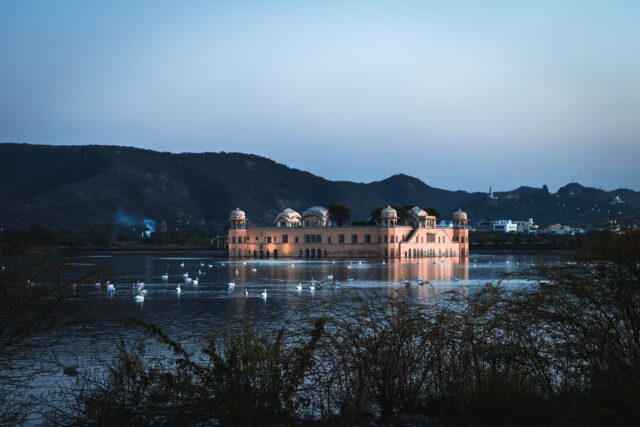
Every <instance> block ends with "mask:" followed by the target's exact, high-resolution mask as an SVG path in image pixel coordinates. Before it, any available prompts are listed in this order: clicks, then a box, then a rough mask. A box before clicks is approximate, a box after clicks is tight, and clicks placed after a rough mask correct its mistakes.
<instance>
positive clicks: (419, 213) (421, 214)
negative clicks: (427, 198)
mask: <svg viewBox="0 0 640 427" xmlns="http://www.w3.org/2000/svg"><path fill="white" fill-rule="evenodd" d="M407 213H408V214H409V215H411V216H414V217H416V218H426V217H428V216H429V214H427V212H426V211H425V210H424V209H420V208H419V207H417V206H416V207H413V208H411V209H409V212H407Z"/></svg>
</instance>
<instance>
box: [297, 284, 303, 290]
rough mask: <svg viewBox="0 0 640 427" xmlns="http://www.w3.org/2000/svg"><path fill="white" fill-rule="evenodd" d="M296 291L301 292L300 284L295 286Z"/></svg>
mask: <svg viewBox="0 0 640 427" xmlns="http://www.w3.org/2000/svg"><path fill="white" fill-rule="evenodd" d="M296 289H297V290H298V291H301V290H302V283H298V284H297V285H296Z"/></svg>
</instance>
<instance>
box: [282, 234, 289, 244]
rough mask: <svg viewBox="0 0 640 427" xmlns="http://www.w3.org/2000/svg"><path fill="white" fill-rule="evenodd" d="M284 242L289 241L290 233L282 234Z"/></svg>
mask: <svg viewBox="0 0 640 427" xmlns="http://www.w3.org/2000/svg"><path fill="white" fill-rule="evenodd" d="M282 243H289V235H288V234H283V235H282Z"/></svg>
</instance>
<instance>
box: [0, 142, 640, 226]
mask: <svg viewBox="0 0 640 427" xmlns="http://www.w3.org/2000/svg"><path fill="white" fill-rule="evenodd" d="M494 194H495V195H496V196H497V197H498V199H497V200H493V201H492V200H489V199H488V197H487V194H486V193H480V192H467V191H464V190H446V189H441V188H436V187H432V186H430V185H428V184H427V183H425V182H423V181H422V180H420V179H419V178H415V177H412V176H410V175H406V174H403V173H398V174H394V175H392V176H389V177H387V178H384V179H381V180H379V181H371V182H368V183H363V182H352V181H345V180H342V181H332V180H329V179H326V178H324V177H321V176H318V175H315V174H313V173H311V172H307V171H303V170H300V169H296V168H292V167H289V166H287V165H284V164H281V163H278V162H276V161H274V160H272V159H269V158H266V157H263V156H259V155H255V154H245V153H237V152H204V153H171V152H160V151H154V150H149V149H142V148H136V147H124V146H117V145H109V146H105V145H72V146H69V145H63V146H51V145H34V144H26V143H0V204H1V205H0V227H9V228H15V227H27V226H29V225H33V224H46V225H50V226H54V227H60V228H69V229H78V228H85V227H90V226H95V225H109V224H113V223H114V221H116V219H115V217H116V216H117V212H125V213H127V214H129V215H131V216H133V217H138V218H152V219H154V220H156V221H158V222H160V221H165V222H166V223H167V224H169V225H171V226H173V225H176V226H180V225H183V226H192V225H204V224H216V225H221V224H223V223H224V221H225V220H226V217H227V216H228V212H229V211H230V210H231V209H232V208H235V207H241V208H242V209H244V210H245V211H246V212H247V216H248V217H249V219H250V220H251V221H252V223H254V224H261V225H267V224H270V223H271V222H272V221H273V218H274V217H275V216H276V214H277V213H278V212H279V211H281V210H282V209H284V208H285V207H291V208H293V209H296V210H300V211H302V210H304V209H306V208H307V207H309V206H313V205H325V206H326V205H328V204H331V203H342V204H345V205H347V206H349V207H350V208H351V209H352V210H353V215H352V219H353V220H364V219H366V218H367V216H368V213H369V212H370V211H371V210H372V209H373V208H374V207H376V206H381V205H387V204H397V205H410V204H411V205H418V206H421V207H433V208H436V209H437V210H438V211H440V212H441V214H442V216H443V218H450V216H451V213H452V212H453V211H454V210H456V209H458V208H461V209H464V210H466V211H467V212H468V214H469V217H470V220H471V222H472V223H475V222H477V221H479V220H482V219H485V218H490V219H527V218H529V217H532V218H534V220H535V221H536V222H537V223H541V224H545V223H549V222H562V223H568V224H572V225H589V224H594V223H598V222H603V221H606V220H607V219H609V218H610V217H612V216H620V217H633V216H637V214H638V208H639V207H640V192H637V191H634V190H630V189H624V188H623V189H618V190H613V191H606V190H600V189H595V188H591V187H585V186H582V185H580V184H578V183H569V184H567V185H565V186H563V187H561V188H560V189H558V191H557V192H556V193H550V192H549V191H548V190H547V189H546V187H544V188H535V187H526V186H520V187H518V188H516V189H514V190H510V191H504V192H495V193H494ZM615 196H620V197H621V198H622V199H623V200H624V201H625V202H626V203H624V204H619V205H612V204H611V202H612V201H613V199H614V197H615Z"/></svg>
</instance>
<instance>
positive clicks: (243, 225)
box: [228, 206, 469, 258]
mask: <svg viewBox="0 0 640 427" xmlns="http://www.w3.org/2000/svg"><path fill="white" fill-rule="evenodd" d="M407 214H408V218H407V225H399V224H398V213H397V212H396V210H395V209H393V208H392V207H390V206H387V207H386V208H384V209H383V210H382V211H381V213H380V218H378V219H377V223H376V225H369V226H345V227H342V226H334V224H333V223H332V221H331V218H330V216H329V211H328V210H327V209H325V208H323V207H320V206H314V207H311V208H309V209H307V210H306V211H304V213H303V214H302V215H300V214H299V213H298V212H296V211H294V210H293V209H285V210H284V211H282V212H281V213H280V214H278V215H277V216H276V218H275V221H274V224H275V226H272V227H250V226H247V218H246V215H245V213H244V211H242V210H240V209H234V210H233V211H231V217H230V218H229V238H228V242H229V255H230V256H231V257H254V258H270V257H274V258H278V257H297V258H326V257H333V258H335V257H352V256H354V257H355V256H360V257H362V256H372V257H384V258H425V257H431V258H433V257H467V256H468V255H469V230H468V229H467V214H466V213H465V212H463V211H461V210H458V211H456V212H454V213H453V220H452V221H451V222H445V223H446V226H440V225H437V226H436V217H435V216H431V215H429V214H428V213H427V212H425V211H424V210H423V209H420V208H418V207H415V208H413V209H410V210H409V211H408V212H407Z"/></svg>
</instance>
